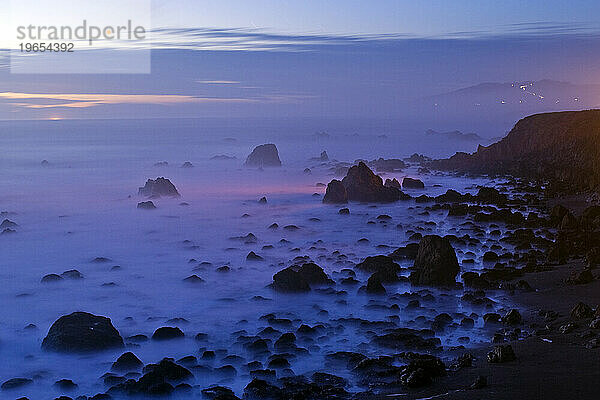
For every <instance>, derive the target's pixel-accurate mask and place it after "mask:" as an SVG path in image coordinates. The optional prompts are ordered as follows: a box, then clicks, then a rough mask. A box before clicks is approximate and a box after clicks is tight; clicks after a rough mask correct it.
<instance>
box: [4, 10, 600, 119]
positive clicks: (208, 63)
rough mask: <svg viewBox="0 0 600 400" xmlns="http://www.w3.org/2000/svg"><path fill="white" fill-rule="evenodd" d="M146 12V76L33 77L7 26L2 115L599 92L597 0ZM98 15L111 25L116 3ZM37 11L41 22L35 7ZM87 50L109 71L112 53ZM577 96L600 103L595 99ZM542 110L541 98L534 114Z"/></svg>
mask: <svg viewBox="0 0 600 400" xmlns="http://www.w3.org/2000/svg"><path fill="white" fill-rule="evenodd" d="M55 1H56V0H55ZM134 1H140V2H141V3H143V0H134ZM141 3H140V4H141ZM20 4H21V3H20ZM98 4H102V2H101V1H99V2H98ZM146 4H148V5H149V8H150V10H151V18H152V22H151V30H152V33H151V35H152V43H151V46H150V50H149V53H148V54H149V57H148V65H149V70H148V71H147V72H149V73H118V74H114V73H92V74H89V73H87V74H81V73H61V74H56V73H42V72H52V71H53V68H54V67H52V66H50V64H48V65H45V64H44V65H42V67H41V68H40V69H38V70H37V71H38V73H33V74H31V73H30V74H18V73H11V68H10V62H11V61H12V62H13V63H14V62H17V61H19V62H20V60H22V58H20V57H22V55H21V54H15V53H13V54H12V58H11V57H9V52H8V51H7V50H6V49H9V48H14V46H12V45H11V44H12V39H11V38H12V36H14V34H13V33H11V32H7V31H6V30H5V31H3V32H2V35H1V36H0V49H5V50H4V51H1V52H0V54H1V55H0V119H60V118H133V117H137V118H155V117H206V116H210V117H213V116H216V117H240V118H245V117H270V118H274V117H303V116H307V117H336V118H350V117H354V118H356V117H364V118H367V117H372V118H399V119H402V118H408V117H412V118H423V117H426V116H427V114H428V113H429V112H430V111H431V110H430V109H429V108H428V107H432V106H433V105H435V104H436V101H435V100H431V98H432V97H434V96H436V95H440V94H444V93H447V92H452V91H454V90H459V89H462V88H466V87H470V86H475V85H478V84H481V83H484V82H498V83H505V82H513V81H519V82H522V81H539V80H543V79H550V80H556V81H563V82H570V83H573V84H575V85H590V84H591V85H593V84H600V55H599V53H600V52H599V51H598V49H599V48H600V2H598V1H581V0H574V1H570V2H564V1H555V0H546V1H514V0H507V1H503V2H497V1H466V0H453V1H401V0H395V1H394V0H378V1H373V2H365V1H357V0H344V1H338V0H330V1H313V0H303V1H287V0H253V1H250V0H226V1H224V0H220V1H216V0H215V1H213V0H203V1H198V0H153V1H152V2H151V3H150V2H148V1H146ZM13 8H14V7H13ZM105 9H106V10H107V11H108V12H107V13H106V14H107V18H109V17H110V15H111V10H112V11H113V12H114V8H110V7H105ZM37 12H38V13H40V15H44V10H43V7H39V8H37ZM32 13H33V14H32V15H27V18H31V20H33V19H34V17H35V15H34V13H35V12H32ZM95 14H96V15H97V14H98V13H95ZM9 15H10V13H9V11H8V10H7V9H3V11H0V18H10V17H9ZM3 26H5V29H6V26H8V24H3ZM111 45H112V44H111ZM146 49H147V48H146ZM87 51H88V54H92V53H93V52H94V51H95V53H93V54H94V56H95V57H99V60H100V61H108V63H110V60H111V59H110V58H109V57H107V56H106V54H109V53H106V52H101V51H100V50H87ZM128 51H129V50H128ZM131 51H132V52H137V51H145V50H144V49H136V50H131ZM76 53H77V52H76ZM81 54H82V53H81V52H79V53H77V56H79V55H81ZM113 54H119V55H121V56H122V55H123V54H125V53H124V51H123V49H121V50H120V53H113ZM136 54H138V53H136ZM30 57H31V56H30ZM71 59H72V60H75V58H74V57H72V58H71ZM127 59H128V60H134V58H131V57H128V58H127ZM61 60H65V58H61ZM88 64H89V62H88ZM94 64H96V63H95V62H94ZM98 65H103V64H102V63H101V62H99V63H98ZM113 65H121V64H119V63H113ZM13 72H14V71H13ZM574 90H575V89H574ZM577 90H578V89H577ZM577 90H575V92H573V93H577ZM582 90H583V89H582ZM569 93H571V92H569ZM586 93H588V92H587V91H586ZM590 93H592V92H590ZM492 98H494V97H493V93H492ZM495 100H498V104H502V103H501V101H502V99H500V98H498V99H495ZM584 100H585V102H580V103H581V104H582V105H585V106H590V107H591V106H597V105H600V98H598V99H596V98H595V97H594V96H593V95H590V96H588V97H586V98H585V99H584ZM596 101H597V102H596ZM562 104H564V102H563V103H562ZM549 107H550V103H549V101H548V100H546V101H545V104H540V105H539V107H538V108H539V109H540V110H545V109H550V108H549ZM552 107H554V108H556V107H559V106H556V105H553V106H552ZM494 110H496V108H494ZM531 110H532V109H530V108H528V109H527V110H526V111H528V112H529V111H531ZM535 110H537V109H535ZM454 111H455V110H454ZM494 112H497V113H499V114H502V113H505V111H503V109H502V108H501V107H499V108H498V109H497V111H494ZM523 112H525V110H524V111H523ZM465 114H466V115H468V111H465ZM510 118H513V116H512V114H511V116H510Z"/></svg>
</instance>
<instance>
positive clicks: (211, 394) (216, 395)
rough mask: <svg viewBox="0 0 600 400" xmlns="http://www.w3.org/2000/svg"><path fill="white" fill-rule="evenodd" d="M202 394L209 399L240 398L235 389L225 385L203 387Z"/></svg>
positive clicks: (230, 399)
mask: <svg viewBox="0 0 600 400" xmlns="http://www.w3.org/2000/svg"><path fill="white" fill-rule="evenodd" d="M202 395H203V396H204V397H206V398H207V399H209V400H240V398H239V397H237V396H236V395H235V393H234V392H233V390H231V389H229V388H227V387H223V386H212V387H209V388H206V389H202Z"/></svg>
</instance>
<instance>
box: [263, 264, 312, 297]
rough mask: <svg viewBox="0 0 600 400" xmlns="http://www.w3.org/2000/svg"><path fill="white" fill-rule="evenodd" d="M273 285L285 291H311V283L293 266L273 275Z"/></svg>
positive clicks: (279, 290)
mask: <svg viewBox="0 0 600 400" xmlns="http://www.w3.org/2000/svg"><path fill="white" fill-rule="evenodd" d="M271 287H272V288H273V289H275V290H276V291H278V292H284V293H299V292H310V285H309V284H308V282H307V281H306V279H304V276H302V274H301V273H300V272H298V271H296V270H295V269H294V268H292V267H288V268H286V269H283V270H281V271H279V272H278V273H276V274H275V275H273V283H272V284H271Z"/></svg>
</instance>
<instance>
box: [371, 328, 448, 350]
mask: <svg viewBox="0 0 600 400" xmlns="http://www.w3.org/2000/svg"><path fill="white" fill-rule="evenodd" d="M431 333H432V332H431V331H430V330H427V331H426V332H425V331H418V330H415V329H410V328H396V329H394V330H392V331H391V332H389V333H386V334H384V335H380V336H375V338H373V343H375V344H376V345H378V346H381V347H385V348H389V349H394V350H407V349H408V350H413V349H415V350H434V349H437V348H438V347H439V346H440V345H441V341H440V339H439V338H436V337H429V338H424V337H422V335H430V334H431Z"/></svg>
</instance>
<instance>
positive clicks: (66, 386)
mask: <svg viewBox="0 0 600 400" xmlns="http://www.w3.org/2000/svg"><path fill="white" fill-rule="evenodd" d="M54 387H56V388H58V389H60V390H74V389H76V388H77V384H76V383H75V382H73V381H72V380H70V379H61V380H58V381H56V382H54Z"/></svg>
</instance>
